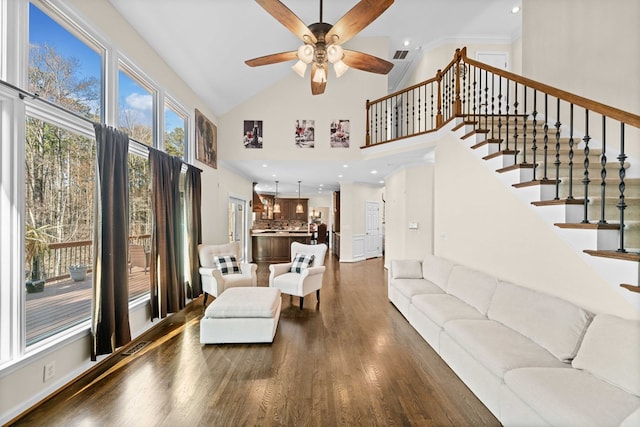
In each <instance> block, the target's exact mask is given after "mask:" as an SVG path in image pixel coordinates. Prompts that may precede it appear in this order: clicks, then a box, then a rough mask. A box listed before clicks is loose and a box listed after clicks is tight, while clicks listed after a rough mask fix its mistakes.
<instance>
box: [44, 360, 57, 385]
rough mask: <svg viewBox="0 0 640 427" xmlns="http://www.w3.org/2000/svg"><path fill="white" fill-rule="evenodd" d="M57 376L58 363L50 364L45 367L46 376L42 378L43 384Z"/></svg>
mask: <svg viewBox="0 0 640 427" xmlns="http://www.w3.org/2000/svg"><path fill="white" fill-rule="evenodd" d="M55 375H56V362H55V361H53V362H49V363H47V364H46V365H44V376H43V377H42V381H43V382H47V381H49V380H50V379H51V378H53V377H54V376H55Z"/></svg>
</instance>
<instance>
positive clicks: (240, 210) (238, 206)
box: [229, 196, 248, 260]
mask: <svg viewBox="0 0 640 427" xmlns="http://www.w3.org/2000/svg"><path fill="white" fill-rule="evenodd" d="M246 212H247V201H246V200H243V199H239V198H236V197H231V196H230V197H229V242H239V243H240V254H241V257H242V259H243V260H246V259H248V258H247V214H246Z"/></svg>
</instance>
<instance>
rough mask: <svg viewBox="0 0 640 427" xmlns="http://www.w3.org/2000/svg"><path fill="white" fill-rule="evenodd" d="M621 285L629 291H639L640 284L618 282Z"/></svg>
mask: <svg viewBox="0 0 640 427" xmlns="http://www.w3.org/2000/svg"><path fill="white" fill-rule="evenodd" d="M620 286H621V287H623V288H625V289H627V290H630V291H631V292H638V293H640V286H635V285H628V284H626V283H621V284H620Z"/></svg>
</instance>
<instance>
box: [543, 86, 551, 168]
mask: <svg viewBox="0 0 640 427" xmlns="http://www.w3.org/2000/svg"><path fill="white" fill-rule="evenodd" d="M548 100H549V95H547V94H546V93H545V94H544V127H543V128H542V129H543V130H544V136H543V137H542V142H543V143H544V146H543V149H542V151H543V152H544V158H543V159H542V160H543V161H542V165H543V168H542V172H543V177H542V179H543V180H544V181H547V180H548V179H549V177H548V176H547V165H548V159H549V108H548Z"/></svg>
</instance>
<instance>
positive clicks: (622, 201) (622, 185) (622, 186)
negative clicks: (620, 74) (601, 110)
mask: <svg viewBox="0 0 640 427" xmlns="http://www.w3.org/2000/svg"><path fill="white" fill-rule="evenodd" d="M626 159H627V156H626V154H624V123H620V154H619V155H618V161H619V162H620V171H619V172H618V176H619V177H620V183H619V184H618V189H619V190H620V197H619V198H618V209H619V210H620V247H619V248H618V252H627V251H626V250H625V248H624V210H625V209H626V208H627V204H626V203H625V197H624V190H625V183H624V177H625V175H626V169H625V167H624V162H625V160H626Z"/></svg>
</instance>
